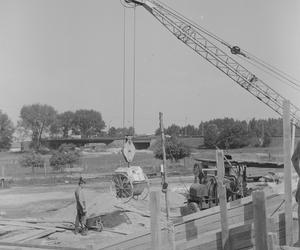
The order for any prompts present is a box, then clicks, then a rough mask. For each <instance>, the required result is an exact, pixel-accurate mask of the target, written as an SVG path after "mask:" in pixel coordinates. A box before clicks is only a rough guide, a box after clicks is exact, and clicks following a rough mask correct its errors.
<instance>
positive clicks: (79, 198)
mask: <svg viewBox="0 0 300 250" xmlns="http://www.w3.org/2000/svg"><path fill="white" fill-rule="evenodd" d="M84 184H85V181H84V179H83V178H82V177H80V178H79V181H78V187H77V188H76V190H75V199H76V210H77V215H76V220H75V234H77V233H78V232H79V224H81V234H82V235H87V232H88V229H87V225H86V214H87V210H86V202H85V197H84V192H83V186H84Z"/></svg>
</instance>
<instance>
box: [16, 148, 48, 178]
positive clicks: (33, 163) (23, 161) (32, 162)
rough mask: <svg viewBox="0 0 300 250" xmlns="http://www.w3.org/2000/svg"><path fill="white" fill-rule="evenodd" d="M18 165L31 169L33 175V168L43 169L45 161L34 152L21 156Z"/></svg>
mask: <svg viewBox="0 0 300 250" xmlns="http://www.w3.org/2000/svg"><path fill="white" fill-rule="evenodd" d="M19 163H20V165H21V166H22V167H25V168H31V169H32V173H33V174H34V170H35V168H42V167H44V163H45V160H44V159H43V158H42V156H41V155H40V154H38V153H36V152H34V151H32V152H30V153H28V154H25V155H23V156H22V157H21V158H20V159H19Z"/></svg>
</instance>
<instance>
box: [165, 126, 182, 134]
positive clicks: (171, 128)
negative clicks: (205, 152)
mask: <svg viewBox="0 0 300 250" xmlns="http://www.w3.org/2000/svg"><path fill="white" fill-rule="evenodd" d="M180 130H181V128H180V127H179V126H178V125H175V124H172V125H171V126H169V127H168V128H167V129H166V134H168V135H170V136H178V135H180Z"/></svg>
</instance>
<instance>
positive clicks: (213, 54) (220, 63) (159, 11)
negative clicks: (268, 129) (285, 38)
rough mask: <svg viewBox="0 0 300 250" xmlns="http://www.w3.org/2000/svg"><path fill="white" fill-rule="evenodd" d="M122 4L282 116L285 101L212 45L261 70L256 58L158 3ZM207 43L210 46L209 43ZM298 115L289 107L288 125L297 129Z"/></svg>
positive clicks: (132, 1) (128, 0)
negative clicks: (156, 24) (158, 25)
mask: <svg viewBox="0 0 300 250" xmlns="http://www.w3.org/2000/svg"><path fill="white" fill-rule="evenodd" d="M125 4H127V5H129V6H130V7H132V5H134V7H135V6H142V7H144V8H145V9H146V10H147V11H148V12H150V13H151V14H152V15H153V16H154V17H155V18H156V19H157V20H158V21H159V22H160V23H161V24H162V25H163V26H165V27H166V28H167V29H168V30H169V31H170V32H171V33H172V34H173V35H174V36H175V37H176V38H177V39H178V40H180V41H181V42H183V43H184V44H185V45H187V46H188V47H190V48H191V49H192V50H194V51H195V52H196V53H197V54H198V55H200V56H201V57H203V58H204V59H206V60H207V61H208V62H210V63H211V64H212V65H214V66H215V67H216V68H218V69H219V70H220V71H222V72H223V73H224V74H226V75H227V76H228V77H229V78H231V79H232V80H233V81H235V82H236V83H237V84H239V85H240V86H241V87H242V88H244V89H245V90H247V91H248V92H249V93H251V94H252V95H253V96H255V97H256V98H257V99H258V100H260V101H261V102H263V103H264V104H266V105H267V106H269V107H270V108H271V109H273V110H274V111H275V112H277V113H278V114H280V115H281V116H282V114H283V102H284V100H285V98H284V97H283V96H282V95H280V94H279V93H278V92H276V91H275V90H274V89H272V88H271V87H270V86H269V85H267V84H266V83H265V82H264V81H263V80H261V79H259V78H258V77H257V76H256V75H254V74H253V73H252V72H250V71H249V70H248V69H246V68H245V67H244V66H243V65H241V64H240V63H239V62H238V61H236V60H235V59H233V58H232V57H230V56H229V55H227V54H226V53H225V52H224V51H223V50H222V49H220V48H219V47H217V46H216V45H215V44H214V43H220V45H222V46H225V48H227V49H229V50H230V52H231V54H233V55H235V56H239V57H241V58H244V59H246V60H249V61H251V62H252V63H253V64H255V63H257V64H260V66H263V64H262V63H261V62H259V61H258V59H257V58H256V57H254V56H250V55H249V53H247V52H246V51H243V50H241V48H239V47H238V46H232V45H230V44H229V43H227V42H225V41H224V40H221V39H220V38H219V37H217V36H215V35H214V34H212V33H210V32H209V31H207V30H206V29H204V28H202V27H200V26H199V25H197V24H195V23H193V22H192V21H190V20H189V19H188V18H186V17H184V16H183V15H181V14H180V13H178V12H176V11H175V10H173V9H172V8H170V7H168V6H166V5H165V4H163V3H161V2H159V1H158V0H156V1H155V0H125ZM210 39H211V40H213V41H214V42H211V40H210ZM264 66H265V67H266V69H268V70H269V71H272V73H276V72H275V70H274V69H271V70H270V67H269V66H268V65H264ZM278 76H279V77H281V79H283V80H287V78H286V77H285V76H283V75H280V73H278ZM292 83H293V82H292ZM299 113H300V109H299V108H298V107H296V106H295V105H293V104H292V103H291V105H290V119H291V123H292V124H294V125H295V126H297V127H300V117H299Z"/></svg>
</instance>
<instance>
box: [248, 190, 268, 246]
mask: <svg viewBox="0 0 300 250" xmlns="http://www.w3.org/2000/svg"><path fill="white" fill-rule="evenodd" d="M252 197H253V208H254V230H255V236H256V237H255V246H256V249H257V250H266V249H268V244H267V220H266V206H265V193H264V192H263V191H255V192H253V193H252Z"/></svg>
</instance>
